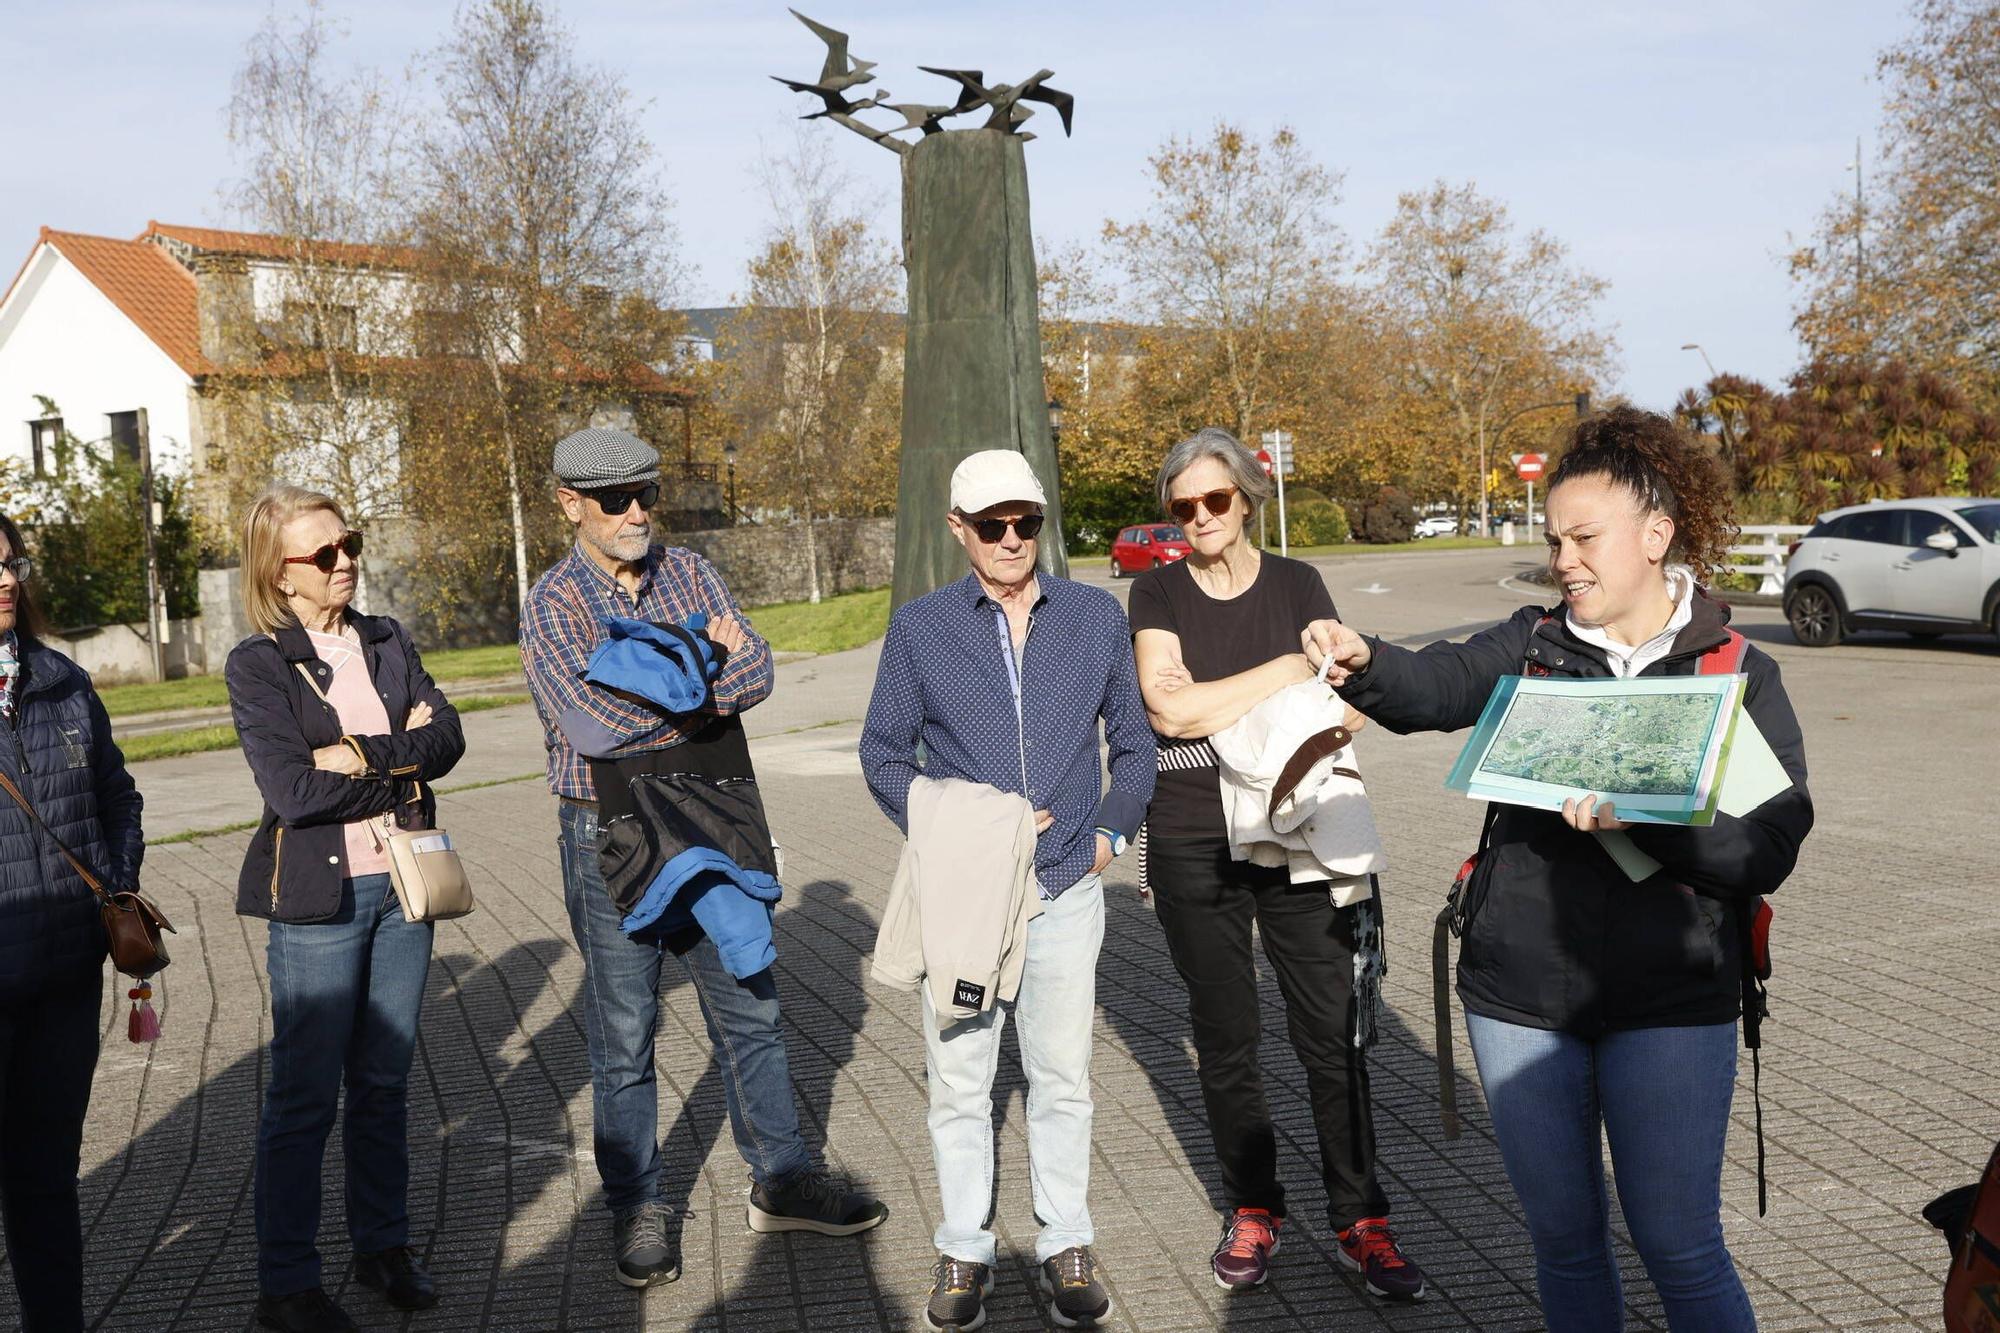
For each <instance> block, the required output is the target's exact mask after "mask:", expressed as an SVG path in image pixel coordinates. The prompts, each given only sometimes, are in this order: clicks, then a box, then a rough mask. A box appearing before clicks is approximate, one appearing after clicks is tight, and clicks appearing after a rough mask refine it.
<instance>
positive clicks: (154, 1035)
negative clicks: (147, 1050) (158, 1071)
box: [125, 981, 160, 1042]
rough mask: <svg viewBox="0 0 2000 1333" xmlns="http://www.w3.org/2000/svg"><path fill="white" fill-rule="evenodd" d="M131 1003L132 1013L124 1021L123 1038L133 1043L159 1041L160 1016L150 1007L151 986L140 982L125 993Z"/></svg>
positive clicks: (151, 997) (146, 982)
mask: <svg viewBox="0 0 2000 1333" xmlns="http://www.w3.org/2000/svg"><path fill="white" fill-rule="evenodd" d="M125 995H126V998H127V999H129V1000H131V1001H132V1012H131V1014H130V1015H129V1016H128V1017H127V1018H126V1020H125V1036H126V1038H127V1039H128V1040H130V1041H133V1042H153V1041H158V1040H159V1039H160V1016H159V1014H158V1013H157V1012H155V1011H154V1009H153V1005H152V999H153V985H152V983H151V982H149V981H142V982H140V983H139V984H138V985H136V986H134V987H133V988H132V989H131V990H128V991H126V992H125Z"/></svg>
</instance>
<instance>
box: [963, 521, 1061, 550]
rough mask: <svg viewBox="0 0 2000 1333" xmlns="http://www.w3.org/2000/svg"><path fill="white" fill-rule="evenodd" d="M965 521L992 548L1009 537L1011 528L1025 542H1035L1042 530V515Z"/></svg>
mask: <svg viewBox="0 0 2000 1333" xmlns="http://www.w3.org/2000/svg"><path fill="white" fill-rule="evenodd" d="M965 521H966V522H967V523H970V524H971V525H972V530H973V531H974V532H976V533H978V534H979V540H980V541H983V542H985V543H986V544H987V545H988V546H992V545H994V544H995V543H996V542H998V541H1000V540H1001V539H1002V538H1004V537H1005V536H1006V535H1007V529H1008V528H1009V527H1012V528H1013V529H1014V531H1016V532H1018V533H1020V534H1021V540H1022V541H1024V542H1031V541H1033V540H1034V539H1035V536H1036V534H1037V533H1039V532H1040V531H1041V530H1042V516H1041V515H1040V514H1023V515H1021V517H1019V518H968V519H967V520H965Z"/></svg>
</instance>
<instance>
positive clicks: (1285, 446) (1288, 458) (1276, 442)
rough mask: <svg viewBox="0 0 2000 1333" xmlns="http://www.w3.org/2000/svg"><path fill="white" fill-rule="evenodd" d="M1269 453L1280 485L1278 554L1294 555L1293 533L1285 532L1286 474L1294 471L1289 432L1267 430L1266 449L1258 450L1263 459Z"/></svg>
mask: <svg viewBox="0 0 2000 1333" xmlns="http://www.w3.org/2000/svg"><path fill="white" fill-rule="evenodd" d="M1267 451H1268V453H1269V455H1270V459H1271V462H1270V470H1271V476H1272V477H1273V478H1274V479H1275V480H1276V481H1277V483H1278V554H1279V555H1290V554H1291V553H1292V541H1291V533H1289V532H1287V531H1286V530H1285V474H1286V473H1288V472H1290V471H1291V470H1292V437H1291V434H1290V433H1289V432H1287V431H1282V430H1267V431H1265V432H1264V448H1263V449H1260V450H1258V454H1259V457H1260V458H1261V457H1262V456H1263V455H1264V454H1265V453H1266V452H1267Z"/></svg>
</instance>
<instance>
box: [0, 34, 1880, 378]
mask: <svg viewBox="0 0 2000 1333" xmlns="http://www.w3.org/2000/svg"><path fill="white" fill-rule="evenodd" d="M810 6H811V7H809V8H808V9H807V12H808V13H811V14H812V15H813V17H814V18H816V19H819V20H820V21H822V22H824V23H827V24H829V25H831V26H833V27H836V28H844V29H846V30H847V31H849V32H850V33H851V34H852V35H853V50H854V51H855V53H856V54H858V55H860V56H861V57H863V58H866V59H871V60H875V61H878V62H879V68H878V69H877V70H876V74H877V77H878V83H877V85H876V87H877V88H879V87H883V86H886V87H888V88H890V89H892V90H893V91H894V92H895V93H896V94H897V95H898V98H899V99H903V98H909V99H916V98H921V99H922V100H926V101H932V100H940V99H941V98H942V97H943V95H944V92H943V90H944V87H945V85H944V84H943V83H942V82H941V81H939V80H936V79H934V78H933V77H932V76H929V75H925V74H921V73H919V72H918V71H917V69H916V66H917V65H918V64H920V63H921V64H926V65H943V66H957V67H975V68H982V69H984V70H986V71H987V73H988V74H989V75H991V76H993V77H994V78H997V79H1018V78H1020V77H1022V76H1025V75H1027V74H1030V73H1032V72H1033V71H1034V70H1036V69H1038V68H1040V67H1042V66H1044V65H1046V66H1049V67H1051V68H1053V69H1055V70H1056V71H1057V77H1056V78H1055V79H1053V80H1051V82H1053V83H1054V84H1056V85H1057V86H1059V87H1062V88H1065V89H1068V90H1070V91H1072V92H1074V93H1075V94H1076V97H1077V119H1076V137H1075V138H1074V139H1070V140H1064V139H1062V138H1061V137H1060V133H1059V131H1056V130H1055V128H1054V117H1053V115H1050V114H1044V115H1043V116H1042V117H1041V118H1040V119H1038V121H1037V123H1036V126H1035V128H1036V129H1038V130H1042V131H1043V137H1042V138H1041V139H1040V140H1038V141H1037V142H1035V143H1033V144H1030V145H1029V147H1028V154H1029V158H1030V171H1031V186H1032V189H1033V192H1034V205H1035V215H1036V232H1037V234H1038V236H1041V237H1043V238H1044V239H1045V240H1047V241H1051V242H1061V241H1065V240H1070V239H1079V240H1088V239H1091V238H1094V237H1095V235H1096V234H1097V232H1098V230H1099V228H1100V227H1101V226H1102V224H1103V221H1104V219H1105V218H1107V217H1116V218H1119V219H1121V220H1125V219H1129V218H1131V217H1133V216H1135V215H1137V214H1138V213H1140V212H1141V211H1142V210H1143V209H1144V207H1145V205H1146V202H1147V199H1148V190H1147V184H1146V180H1145V178H1144V175H1143V168H1144V162H1145V158H1146V156H1147V154H1148V153H1149V152H1150V151H1151V150H1152V149H1154V148H1155V147H1156V146H1157V145H1158V144H1159V143H1160V142H1161V141H1162V140H1163V139H1164V138H1165V137H1166V136H1167V135H1169V134H1171V133H1182V134H1189V133H1195V134H1199V133H1202V132H1204V131H1206V129H1207V128H1208V127H1209V126H1210V125H1211V124H1212V123H1213V122H1214V121H1215V120H1216V119H1217V118H1218V117H1227V118H1230V119H1232V120H1235V121H1237V122H1239V123H1241V124H1243V125H1245V126H1246V127H1248V128H1250V129H1252V130H1256V131H1263V130H1266V129H1268V128H1270V127H1272V126H1275V125H1278V124H1281V123H1289V124H1291V125H1292V126H1293V127H1295V128H1296V129H1297V130H1298V131H1299V133H1300V135H1301V136H1302V137H1303V139H1304V140H1305V142H1306V143H1307V144H1308V145H1309V146H1310V147H1311V148H1312V150H1313V151H1314V152H1315V154H1316V155H1317V156H1318V157H1319V158H1320V159H1321V160H1322V161H1323V162H1325V163H1326V164H1327V165H1329V166H1332V167H1335V168H1338V169H1340V170H1343V171H1344V172H1345V173H1346V189H1345V201H1344V202H1343V203H1342V205H1341V206H1340V208H1339V210H1338V212H1337V214H1336V218H1337V220H1338V221H1339V223H1340V224H1341V225H1342V227H1343V228H1344V229H1345V231H1346V232H1347V234H1348V236H1349V237H1350V239H1351V241H1352V242H1353V249H1354V251H1355V253H1356V254H1357V255H1358V254H1359V252H1360V251H1361V250H1362V249H1363V248H1364V247H1365V245H1366V243H1367V241H1368V239H1369V238H1370V237H1372V236H1373V234H1374V233H1375V232H1376V231H1377V230H1379V228H1380V227H1381V225H1382V224H1383V222H1384V221H1386V220H1387V218H1388V217H1389V215H1390V213H1391V211H1392V210H1393V208H1394V206H1395V201H1396V196H1397V194H1398V193H1399V192H1401V191H1405V190H1411V189H1417V188H1421V187H1422V186H1424V185H1426V184H1427V183H1428V182H1430V181H1431V180H1433V179H1435V178H1438V177H1443V178H1445V179H1447V180H1450V181H1454V182H1456V181H1462V180H1471V181H1474V182H1476V183H1477V185H1478V186H1479V188H1480V189H1481V190H1482V191H1484V192H1486V193H1488V194H1491V195H1493V196H1495V197H1497V198H1499V199H1501V200H1503V201H1505V202H1506V203H1507V205H1508V206H1509V208H1510V209H1511V211H1512V214H1513V217H1514V219H1515V220H1516V222H1517V223H1519V224H1520V225H1521V226H1523V227H1528V226H1539V227H1543V228H1546V229H1547V230H1549V231H1551V232H1553V233H1555V234H1556V235H1557V236H1559V237H1560V238H1562V239H1563V240H1564V241H1565V242H1567V243H1568V244H1569V246H1570V247H1571V250H1572V254H1573V257H1574V259H1575V260H1576V262H1578V263H1579V264H1581V265H1583V266H1585V267H1587V268H1589V269H1591V270H1593V271H1594V272H1596V273H1598V274H1600V275H1601V276H1603V277H1605V278H1607V279H1609V280H1610V283H1611V290H1610V294H1609V297H1608V299H1607V300H1606V302H1605V304H1604V306H1603V312H1604V315H1605V317H1606V320H1607V321H1608V322H1610V323H1612V324H1615V325H1616V328H1617V335H1618V338H1619V342H1620V344H1621V346H1622V349H1623V363H1624V367H1625V369H1624V374H1623V378H1622V384H1621V386H1620V387H1622V388H1623V389H1624V390H1625V391H1626V392H1627V393H1629V394H1631V395H1632V396H1633V397H1634V398H1636V399H1638V400H1639V401H1640V402H1642V403H1646V404H1649V405H1656V406H1657V405H1665V404H1666V403H1669V402H1670V401H1671V400H1672V399H1673V397H1674V396H1675V394H1676V393H1677V392H1678V391H1679V389H1680V388H1681V387H1683V386H1684V385H1686V384H1689V383H1692V382H1695V381H1696V380H1697V379H1698V378H1700V376H1701V363H1700V359H1699V357H1697V356H1696V355H1695V354H1694V353H1693V352H1683V351H1681V350H1680V347H1681V344H1683V343H1687V342H1699V343H1701V344H1702V345H1703V346H1705V347H1706V349H1707V350H1708V352H1709V355H1710V356H1712V357H1713V358H1714V359H1715V362H1716V364H1717V365H1718V366H1719V367H1721V368H1724V369H1732V370H1738V371H1742V372H1746V373H1749V374H1752V375H1756V376H1759V377H1761V378H1764V379H1766V380H1777V379H1779V378H1782V377H1783V376H1784V375H1785V374H1786V373H1787V372H1788V371H1789V370H1791V369H1792V367H1793V366H1794V365H1795V364H1796V362H1797V359H1798V348H1797V344H1796V342H1795V340H1794V338H1793V335H1792V331H1791V302H1792V291H1791V286H1790V283H1789V281H1788V279H1787V277H1786V275H1785V272H1784V264H1783V257H1784V255H1785V254H1786V252H1787V251H1788V250H1789V248H1790V245H1791V242H1792V240H1794V239H1797V238H1802V237H1803V236H1804V235H1805V234H1806V233H1807V232H1808V231H1809V230H1810V229H1811V227H1812V224H1813V220H1814V218H1815V217H1816V216H1817V214H1818V212H1819V211H1820V209H1821V208H1822V207H1823V206H1824V205H1825V204H1826V202H1827V201H1828V200H1829V198H1831V197H1832V196H1833V195H1834V194H1835V192H1837V191H1841V190H1846V189H1851V188H1852V184H1853V177H1852V175H1851V174H1850V172H1849V170H1848V164H1849V162H1850V161H1851V160H1852V158H1853V155H1854V140H1855V136H1856V135H1857V134H1859V135H1862V136H1864V137H1865V138H1867V139H1868V140H1869V144H1868V147H1867V151H1868V152H1870V153H1871V154H1872V152H1873V134H1874V129H1875V125H1876V123H1877V119H1878V114H1879V103H1880V89H1879V87H1878V85H1877V84H1876V83H1875V82H1874V79H1873V71H1874V64H1875V55H1876V53H1877V52H1878V51H1879V50H1880V49H1881V48H1882V47H1883V46H1885V45H1887V44H1889V43H1891V42H1893V41H1894V40H1896V39H1897V38H1898V37H1899V36H1900V35H1901V34H1902V33H1903V32H1904V31H1905V30H1906V28H1907V27H1908V17H1907V12H1906V10H1905V9H1904V7H1903V6H1902V5H1900V4H1898V3H1894V2H1893V0H1841V2H1838V3H1835V2H1830V0H1822V2H1821V3H1805V2H1804V0H1674V3H1672V4H1660V3H1645V4H1640V3H1628V2H1627V0H1596V2H1595V3H1591V2H1590V0H1510V2H1508V3H1481V4H1475V3H1470V0H1466V2H1464V3H1440V2H1432V3H1394V4H1392V3H1368V4H1361V3H1348V2H1342V3H1332V2H1328V3H1299V2H1297V0H1294V2H1293V3H1260V2H1258V0H1238V2H1236V3H1228V4H1190V3H1169V2H1166V0H1151V2H1150V3H1128V2H1127V0H1119V2H1118V3H1105V2H1102V0H1071V2H1070V3H1067V4H1044V3H1025V2H1023V3H1008V4H1004V5H1002V4H990V3H989V4H970V3H938V2H937V0H932V2H931V3H928V4H918V3H902V2H901V0H893V2H892V0H878V2H877V3H874V4H870V5H861V4H856V3H854V2H853V0H810ZM328 7H329V10H330V12H331V13H333V14H334V15H335V16H336V17H338V18H341V19H342V20H344V21H345V23H346V25H347V28H348V40H347V42H346V43H345V50H346V51H347V53H348V54H349V55H350V56H351V57H352V58H353V59H354V60H356V61H361V62H367V63H373V64H377V65H381V66H385V67H388V68H390V69H394V70H396V71H398V72H399V73H400V71H402V70H403V69H404V68H405V66H406V64H407V62H408V60H409V58H410V56H411V55H412V54H413V53H414V52H416V51H418V50H420V49H422V48H425V47H429V46H431V45H433V44H435V43H436V41H437V40H438V39H439V37H440V36H441V35H442V34H443V32H444V31H445V30H446V28H447V27H448V25H449V22H450V17H451V5H450V4H449V3H442V2H439V0H397V2H396V3H385V0H330V3H329V6H328ZM266 12H267V6H266V5H265V4H262V3H256V2H255V0H176V2H175V3H172V4H165V5H162V4H158V3H150V2H145V3H142V2H140V0H68V2H67V3H64V4H61V5H35V6H18V5H0V49H6V50H8V51H9V52H10V54H11V56H12V59H11V60H10V62H9V63H10V67H11V68H12V69H13V70H14V77H12V78H10V79H8V80H6V81H4V83H3V84H0V125H4V126H5V127H6V131H5V134H4V136H0V180H4V181H5V182H6V186H5V188H4V189H0V264H5V265H6V266H7V267H8V269H9V274H10V275H11V269H12V266H13V265H14V264H16V263H18V262H19V258H18V256H25V254H26V253H27V250H28V248H29V246H30V244H31V243H32V240H33V237H34V234H35V230H36V228H37V227H39V226H41V225H43V224H48V225H50V226H55V227H59V228H65V229H70V230H78V231H90V232H98V233H103V234H107V235H115V236H125V235H134V234H136V233H137V232H139V231H140V230H141V229H143V228H144V226H145V224H146V221H147V219H148V218H158V219H160V220H162V221H170V222H181V223H204V222H206V223H227V222H228V221H229V220H230V219H229V218H228V216H227V215H226V213H224V212H223V211H222V208H221V205H220V203H219V196H218V187H219V186H220V185H221V183H222V182H223V181H224V180H226V178H227V177H228V175H229V173H230V170H231V161H230V156H229V145H228V142H227V140H226V138H225V136H224V132H223V115H222V108H223V106H224V104H225V102H226V101H227V99H228V95H229V81H230V76H231V73H232V71H233V70H234V68H235V66H236V64H237V63H238V61H239V60H240V58H241V52H242V48H243V43H244V42H245V41H246V40H247V39H248V38H249V36H250V35H251V33H252V32H254V31H255V29H256V28H257V26H258V24H259V23H260V22H261V21H262V19H263V17H264V15H265V14H266ZM561 12H562V14H563V16H564V18H565V20H566V21H567V22H568V24H569V25H570V26H571V28H572V29H573V30H574V32H575V34H576V38H577V44H578V48H579V50H580V52H581V54H582V56H583V57H584V58H585V59H586V60H589V61H592V62H595V63H598V64H600V65H603V66H605V67H606V68H608V69H610V70H612V71H614V72H615V73H617V74H618V75H619V76H620V77H622V78H623V79H624V81H625V83H626V85H627V86H628V87H629V88H630V89H631V90H632V91H633V92H634V94H635V95H636V96H637V97H638V98H639V99H640V100H642V101H644V102H646V103H647V106H646V109H645V112H644V116H645V124H646V127H647V130H648V132H649V134H650V136H651V137H652V139H653V141H654V143H655V144H656V146H657V147H658V149H659V152H660V156H661V160H662V164H663V167H664V170H665V175H666V178H667V180H668V182H669V184H670V186H671V189H672V191H673V194H674V196H675V199H676V203H677V209H676V212H677V217H678V226H679V236H680V243H681V252H682V257H683V259H684V260H685V261H686V262H688V263H689V264H690V265H692V266H693V268H694V270H695V271H694V275H693V279H692V281H691V282H690V284H689V286H688V289H687V292H686V295H687V297H688V299H689V303H690V304H710V303H716V304H720V303H724V302H727V301H728V300H729V299H730V297H731V296H732V294H733V293H734V292H735V291H736V290H737V289H738V288H739V287H740V285H741V273H742V266H743V263H744V261H745V259H747V258H748V256H749V254H750V252H751V250H752V249H753V248H754V246H755V243H756V239H757V237H758V234H759V232H760V230H761V228H762V227H763V225H764V221H765V218H764V213H765V208H766V205H765V202H764V196H763V194H762V191H761V189H760V188H759V187H758V186H757V184H756V181H755V179H754V177H753V175H752V168H753V165H754V163H755V161H756V159H757V157H758V155H759V153H760V151H761V149H760V144H782V143H783V142H784V141H785V140H786V139H787V138H788V136H789V135H790V133H791V130H790V125H791V120H790V116H791V114H793V113H794V112H795V108H794V107H793V104H792V102H791V99H790V95H789V94H786V93H785V92H784V91H783V90H782V89H780V88H779V87H778V86H777V85H776V84H774V83H771V82H770V81H769V80H768V79H767V78H766V77H765V76H766V75H767V74H776V73H783V74H788V75H793V76H802V75H803V76H809V75H811V74H814V73H816V72H817V65H818V59H819V53H820V48H819V46H818V44H817V43H816V42H815V41H814V39H813V38H812V36H811V35H810V34H809V33H807V32H806V31H805V30H804V29H803V28H800V27H799V26H798V25H797V24H796V23H795V22H794V21H793V20H792V18H791V16H790V15H788V14H787V13H786V12H785V10H784V7H783V5H782V4H780V3H776V2H775V0H773V2H772V3H759V4H754V5H753V4H747V3H742V2H741V0H719V2H718V0H707V2H706V3H702V4H689V3H683V2H682V0H651V3H640V2H639V0H631V2H628V0H569V3H567V4H564V5H562V7H561ZM871 91H872V89H871ZM816 128H819V129H821V130H823V132H824V133H825V134H826V135H827V136H828V137H829V138H831V139H832V140H834V141H835V142H836V145H837V146H836V152H838V153H839V154H840V156H841V159H842V161H843V163H844V165H846V166H847V167H848V168H849V170H850V171H851V173H852V175H853V177H854V178H855V180H856V181H857V183H858V186H859V189H860V191H861V192H862V193H863V194H864V195H865V196H867V197H868V200H869V203H870V205H871V206H872V207H874V208H876V209H877V210H878V211H879V214H880V216H881V217H882V219H883V221H884V223H885V224H889V225H893V222H894V201H895V191H896V179H897V178H896V163H895V161H894V160H893V159H892V158H891V156H890V155H889V154H888V153H886V152H884V151H882V150H881V149H879V148H876V147H874V146H872V145H870V144H867V143H865V142H863V141H862V140H860V139H859V138H856V137H855V136H853V135H850V134H848V133H847V132H846V131H844V130H840V129H838V128H837V127H834V126H831V125H826V124H820V125H818V126H816Z"/></svg>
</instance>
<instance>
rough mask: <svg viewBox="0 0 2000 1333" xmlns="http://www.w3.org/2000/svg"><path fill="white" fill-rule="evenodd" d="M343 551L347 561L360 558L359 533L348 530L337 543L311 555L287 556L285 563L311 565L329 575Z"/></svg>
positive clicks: (323, 547) (330, 543) (327, 545)
mask: <svg viewBox="0 0 2000 1333" xmlns="http://www.w3.org/2000/svg"><path fill="white" fill-rule="evenodd" d="M343 551H344V552H346V554H347V558H348V559H349V560H359V559H360V558H361V533H360V532H359V531H357V530H355V529H354V528H349V529H348V530H347V531H346V532H344V533H342V534H341V537H340V540H339V541H337V542H328V543H327V544H326V545H324V546H322V547H320V548H319V549H318V550H317V551H314V552H313V553H312V554H311V555H288V556H286V557H285V563H286V564H288V565H311V566H312V567H313V568H314V569H317V570H318V571H319V572H320V573H322V574H331V573H333V566H334V564H335V563H336V562H337V561H338V560H339V559H340V556H341V553H342V552H343Z"/></svg>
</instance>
